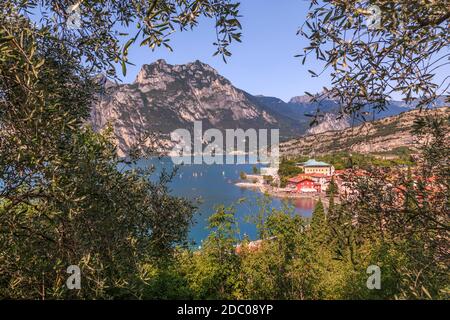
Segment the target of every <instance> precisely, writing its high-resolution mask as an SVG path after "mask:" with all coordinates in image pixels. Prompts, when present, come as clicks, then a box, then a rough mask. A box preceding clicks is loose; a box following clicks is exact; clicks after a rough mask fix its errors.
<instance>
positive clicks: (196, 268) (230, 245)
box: [182, 206, 240, 299]
mask: <svg viewBox="0 0 450 320" xmlns="http://www.w3.org/2000/svg"><path fill="white" fill-rule="evenodd" d="M234 214H235V209H234V208H233V207H229V208H225V207H224V206H219V207H218V208H217V210H216V212H215V213H214V214H213V215H211V216H210V217H209V218H208V222H209V224H208V228H209V230H210V231H211V233H210V235H209V236H208V238H207V239H206V240H205V241H204V242H203V245H202V248H201V250H200V251H198V252H196V253H194V254H193V255H192V256H191V259H190V261H187V263H186V261H185V266H182V268H187V269H188V271H187V272H186V277H187V279H188V283H189V287H190V288H191V290H192V291H193V292H194V295H195V298H197V299H211V298H214V299H232V298H233V297H235V290H236V287H237V286H238V272H239V271H238V270H239V268H240V258H239V256H238V255H237V253H236V247H235V245H236V244H237V242H238V240H237V239H238V238H237V236H238V234H239V230H238V228H237V222H236V219H235V217H234Z"/></svg>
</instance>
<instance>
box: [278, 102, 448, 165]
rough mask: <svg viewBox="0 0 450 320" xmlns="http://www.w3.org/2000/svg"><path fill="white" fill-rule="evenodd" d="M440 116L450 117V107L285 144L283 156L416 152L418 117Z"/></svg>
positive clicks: (282, 147) (299, 139)
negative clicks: (414, 134)
mask: <svg viewBox="0 0 450 320" xmlns="http://www.w3.org/2000/svg"><path fill="white" fill-rule="evenodd" d="M429 114H437V115H438V116H439V117H449V116H450V107H441V108H438V109H427V110H423V111H422V112H421V111H419V110H412V111H407V112H404V113H401V114H399V115H397V116H392V117H388V118H384V119H381V120H377V121H373V122H366V123H364V124H362V125H359V126H356V127H352V128H347V129H345V130H338V131H327V132H322V133H318V134H311V135H305V136H302V137H300V138H297V139H293V140H290V141H288V142H285V143H282V144H281V146H280V152H281V154H282V155H284V156H288V157H289V156H297V155H308V156H311V155H321V154H328V153H333V152H339V151H352V152H359V153H379V152H389V151H392V150H394V149H396V148H399V147H407V148H409V149H411V150H416V149H417V146H418V144H417V141H416V139H415V137H414V136H413V135H412V133H411V129H412V126H413V123H414V120H415V119H416V117H423V116H425V115H429Z"/></svg>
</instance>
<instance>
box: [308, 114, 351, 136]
mask: <svg viewBox="0 0 450 320" xmlns="http://www.w3.org/2000/svg"><path fill="white" fill-rule="evenodd" d="M348 127H350V123H349V119H348V117H347V116H341V117H337V116H336V114H334V113H326V114H325V116H324V117H323V119H321V120H320V122H319V123H318V124H317V125H315V126H313V127H311V128H310V129H308V131H307V132H306V133H307V134H308V135H311V134H319V133H322V132H327V131H341V130H344V129H347V128H348Z"/></svg>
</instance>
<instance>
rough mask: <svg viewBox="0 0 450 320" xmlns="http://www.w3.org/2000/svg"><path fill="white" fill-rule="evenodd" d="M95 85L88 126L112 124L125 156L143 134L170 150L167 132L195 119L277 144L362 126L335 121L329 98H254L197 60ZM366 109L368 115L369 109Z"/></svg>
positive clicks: (395, 109)
mask: <svg viewBox="0 0 450 320" xmlns="http://www.w3.org/2000/svg"><path fill="white" fill-rule="evenodd" d="M99 81H100V82H101V83H102V84H103V89H104V90H103V93H102V95H101V96H100V97H99V99H98V101H96V102H95V103H93V106H92V110H91V119H90V122H91V123H92V125H93V127H94V129H96V130H100V129H101V128H104V127H105V126H106V125H107V124H108V123H111V124H112V126H113V128H114V132H115V136H116V140H117V145H118V152H119V155H125V154H126V153H127V151H128V150H129V148H130V147H131V146H132V145H134V144H136V143H138V142H139V141H140V140H141V138H142V137H144V136H145V135H146V134H147V133H151V134H153V135H156V139H157V140H158V142H159V143H160V144H162V145H165V146H166V147H169V148H170V146H171V141H170V133H171V132H173V131H174V130H176V129H188V130H190V131H191V132H192V129H193V122H194V121H196V120H199V121H202V126H203V130H207V129H209V128H217V129H219V130H222V131H224V130H225V129H238V128H240V129H244V130H247V129H250V128H254V129H263V128H264V129H272V128H275V129H280V139H281V141H286V140H289V139H291V138H294V137H298V136H300V135H302V134H305V133H306V132H309V133H311V134H318V133H320V132H324V131H329V130H341V129H343V128H345V127H347V126H350V125H356V124H358V123H360V122H361V119H358V120H357V121H355V120H354V119H349V118H345V117H341V118H337V115H338V112H339V103H338V101H337V100H336V99H335V98H334V97H332V96H330V97H329V98H327V99H325V100H323V101H321V102H320V103H316V102H313V101H311V97H309V96H297V97H294V98H292V99H291V100H290V101H289V102H284V101H283V100H281V99H278V98H276V97H266V96H253V95H251V94H249V93H247V92H245V91H243V90H241V89H238V88H236V87H235V86H233V84H232V83H231V82H230V81H229V80H227V79H226V78H224V77H223V76H221V75H220V74H219V73H218V72H217V71H216V70H215V69H213V68H212V67H210V66H209V65H207V64H205V63H202V62H200V61H198V60H197V61H195V62H192V63H188V64H184V65H170V64H168V63H166V61H164V60H158V61H156V62H154V63H152V64H146V65H143V66H142V68H141V70H140V72H139V73H138V75H137V77H136V79H135V81H134V82H133V83H130V84H117V83H113V82H111V81H107V80H105V78H104V77H103V78H99ZM411 108H412V107H411V106H407V105H405V104H404V103H403V102H398V101H392V102H391V105H390V106H389V108H388V109H387V110H385V111H382V112H380V113H377V114H375V115H373V114H371V113H370V112H369V115H368V116H367V118H368V119H367V120H373V119H380V118H383V117H388V116H392V115H396V114H399V113H401V112H404V111H407V110H410V109H411ZM318 111H319V112H318ZM367 111H371V110H370V108H369V107H367ZM316 114H318V115H319V117H318V118H317V120H318V124H317V126H316V127H312V128H311V127H310V123H311V121H312V120H313V119H314V118H312V116H314V115H316Z"/></svg>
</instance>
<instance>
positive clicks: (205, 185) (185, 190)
mask: <svg viewBox="0 0 450 320" xmlns="http://www.w3.org/2000/svg"><path fill="white" fill-rule="evenodd" d="M149 165H154V166H155V168H156V173H158V172H161V170H162V169H163V168H164V169H166V170H172V169H173V168H174V164H173V162H172V160H171V159H170V158H162V159H157V158H152V159H148V160H141V161H140V163H139V166H149ZM256 166H257V167H258V168H260V167H262V165H261V164H258V165H256ZM252 168H253V164H233V165H231V164H223V165H221V164H214V165H206V164H201V165H199V164H197V165H194V164H192V165H186V164H184V165H182V166H180V167H179V169H178V170H177V174H176V176H175V178H174V179H173V181H172V182H171V183H170V184H169V187H170V189H171V194H173V195H176V196H181V197H185V198H187V199H189V200H196V199H199V198H200V199H201V203H199V204H198V210H197V213H196V215H195V224H194V225H193V226H192V227H191V231H190V235H189V236H190V240H192V241H195V243H196V245H199V244H201V241H202V240H203V239H205V238H206V237H207V236H208V233H209V232H208V230H207V228H206V227H207V224H208V223H207V219H208V217H209V216H210V215H211V214H213V213H214V211H215V207H217V206H218V205H222V204H223V205H225V206H229V205H234V207H235V210H236V218H237V220H238V223H239V229H240V232H241V236H243V235H244V234H246V235H248V236H249V238H250V239H252V240H254V239H256V238H257V231H256V228H255V226H254V224H252V223H249V222H248V221H247V220H248V219H246V217H248V216H251V215H254V214H256V213H257V212H258V211H259V208H260V206H259V205H258V201H261V200H262V198H264V195H262V194H261V193H260V192H257V191H254V190H251V189H243V188H239V187H237V186H236V185H235V183H236V182H237V181H239V175H240V172H241V171H243V172H246V173H248V174H251V173H252ZM243 198H244V199H245V201H243V202H242V203H238V201H239V199H243ZM286 204H287V205H289V206H291V207H292V210H294V212H295V213H296V214H299V215H302V216H305V217H310V216H311V214H312V211H313V209H314V205H315V201H314V199H310V198H301V199H290V200H281V199H278V198H271V199H269V204H268V207H269V208H276V209H280V208H283V205H286Z"/></svg>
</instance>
